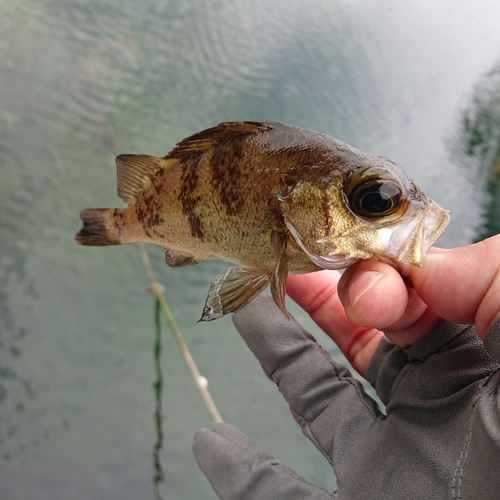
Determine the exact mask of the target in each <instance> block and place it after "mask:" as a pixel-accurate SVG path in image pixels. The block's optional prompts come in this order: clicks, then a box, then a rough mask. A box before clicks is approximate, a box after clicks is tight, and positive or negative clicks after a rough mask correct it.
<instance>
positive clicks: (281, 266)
mask: <svg viewBox="0 0 500 500" xmlns="http://www.w3.org/2000/svg"><path fill="white" fill-rule="evenodd" d="M271 238H272V245H273V248H274V253H275V255H276V259H277V260H276V267H275V268H274V272H273V274H272V276H271V295H272V296H273V299H274V302H276V305H277V306H278V307H279V308H280V309H281V310H282V311H283V314H284V315H285V317H286V319H290V315H289V314H288V311H287V310H286V308H285V296H286V279H287V277H288V262H287V260H286V252H285V251H286V245H287V241H288V240H287V236H286V235H285V234H283V233H280V232H278V231H275V232H273V234H272V237H271Z"/></svg>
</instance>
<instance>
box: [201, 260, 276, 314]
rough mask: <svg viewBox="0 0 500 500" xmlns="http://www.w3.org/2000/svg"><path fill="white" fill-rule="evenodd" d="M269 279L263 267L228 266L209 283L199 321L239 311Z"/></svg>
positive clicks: (261, 289)
mask: <svg viewBox="0 0 500 500" xmlns="http://www.w3.org/2000/svg"><path fill="white" fill-rule="evenodd" d="M270 281H271V273H270V272H269V271H267V270H263V269H249V268H238V267H230V268H228V269H226V270H225V271H224V272H223V273H222V274H220V275H219V277H218V278H217V279H216V280H215V281H214V282H213V283H212V284H211V285H210V290H208V296H207V300H206V302H205V307H204V308H203V314H202V316H201V318H200V321H212V320H213V319H219V318H222V316H224V315H226V314H228V313H233V312H236V311H239V310H240V309H242V308H243V307H244V306H245V305H246V304H248V302H250V301H251V300H252V299H254V298H255V297H256V296H257V295H259V293H261V292H262V291H263V290H264V288H266V286H267V285H268V284H269V282H270Z"/></svg>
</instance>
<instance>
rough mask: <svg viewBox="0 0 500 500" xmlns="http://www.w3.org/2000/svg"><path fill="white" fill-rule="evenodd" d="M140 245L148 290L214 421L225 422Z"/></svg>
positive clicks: (143, 247) (143, 246) (142, 246)
mask: <svg viewBox="0 0 500 500" xmlns="http://www.w3.org/2000/svg"><path fill="white" fill-rule="evenodd" d="M139 247H140V250H141V258H142V262H143V264H144V267H145V268H146V272H147V274H148V277H149V279H150V284H149V286H148V291H149V293H151V295H153V297H155V298H156V300H157V301H158V303H159V305H160V309H161V311H162V313H163V315H164V316H165V319H166V320H167V323H168V325H169V327H170V330H171V332H172V334H173V336H174V338H175V340H176V341H177V344H178V345H179V349H180V350H181V353H182V356H183V357H184V361H185V362H186V364H187V366H188V368H189V371H190V372H191V375H192V377H193V379H194V382H195V384H196V387H197V388H198V390H199V392H200V394H201V397H202V399H203V402H204V403H205V406H206V407H207V410H208V412H209V413H210V415H211V416H212V419H213V421H214V422H223V420H222V417H221V415H220V413H219V410H218V409H217V406H216V405H215V403H214V400H213V399H212V396H211V395H210V392H209V391H208V389H207V385H208V383H207V379H206V378H205V377H203V376H202V375H201V374H200V372H199V370H198V367H197V366H196V363H195V362H194V359H193V357H192V356H191V353H190V352H189V349H188V347H187V345H186V343H185V342H184V339H183V337H182V335H181V332H180V330H179V328H178V327H177V324H176V323H175V320H174V317H173V316H172V312H171V311H170V308H169V307H168V305H167V303H166V302H165V299H164V297H163V290H164V288H163V286H162V285H161V284H160V283H158V281H156V278H155V275H154V273H153V268H152V267H151V262H150V261H149V257H148V254H147V251H146V247H145V245H144V244H143V243H139Z"/></svg>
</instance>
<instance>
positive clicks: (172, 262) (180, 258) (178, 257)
mask: <svg viewBox="0 0 500 500" xmlns="http://www.w3.org/2000/svg"><path fill="white" fill-rule="evenodd" d="M165 260H166V262H167V264H168V265H169V266H170V267H184V266H194V265H195V264H198V263H199V262H202V261H203V260H204V259H198V258H197V257H195V256H194V255H191V254H189V253H183V252H179V251H177V250H172V249H170V248H167V249H166V250H165Z"/></svg>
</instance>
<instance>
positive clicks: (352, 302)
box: [347, 271, 384, 309]
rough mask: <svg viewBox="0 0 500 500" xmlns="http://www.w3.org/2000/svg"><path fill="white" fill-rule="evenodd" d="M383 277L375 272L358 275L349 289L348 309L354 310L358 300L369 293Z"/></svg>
mask: <svg viewBox="0 0 500 500" xmlns="http://www.w3.org/2000/svg"><path fill="white" fill-rule="evenodd" d="M383 276H384V275H383V274H382V273H379V272H377V271H365V272H363V273H360V274H358V275H357V276H356V277H355V278H354V279H353V281H352V282H351V285H350V287H349V293H348V301H349V303H348V306H347V307H348V309H352V308H354V307H355V306H356V304H357V303H358V301H359V299H361V297H363V295H365V294H366V293H367V292H369V291H370V290H371V289H372V288H373V287H374V286H375V284H376V283H377V282H378V281H379V280H380V279H381V278H382V277H383Z"/></svg>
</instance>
